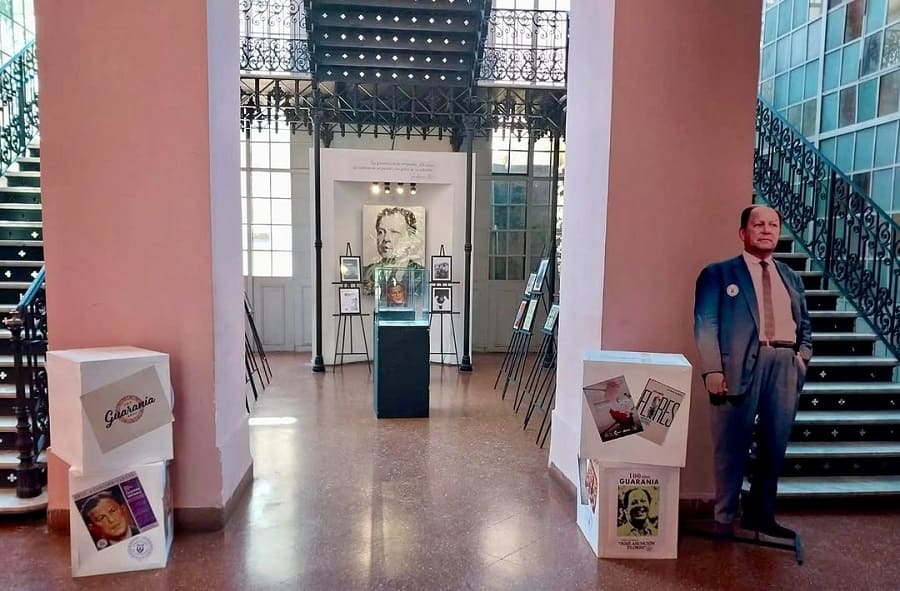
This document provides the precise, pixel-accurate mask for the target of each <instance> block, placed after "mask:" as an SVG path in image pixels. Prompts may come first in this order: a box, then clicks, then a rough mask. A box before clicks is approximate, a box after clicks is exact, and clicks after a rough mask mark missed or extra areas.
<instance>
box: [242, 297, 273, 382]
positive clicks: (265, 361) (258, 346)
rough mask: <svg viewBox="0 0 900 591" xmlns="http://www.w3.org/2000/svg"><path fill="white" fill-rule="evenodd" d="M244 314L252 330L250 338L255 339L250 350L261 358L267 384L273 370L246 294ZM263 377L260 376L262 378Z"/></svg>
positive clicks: (260, 362) (270, 379) (260, 363)
mask: <svg viewBox="0 0 900 591" xmlns="http://www.w3.org/2000/svg"><path fill="white" fill-rule="evenodd" d="M244 314H245V315H246V316H247V324H248V327H249V328H250V336H251V337H253V340H252V342H249V344H250V350H251V352H252V353H253V354H255V355H256V356H257V357H258V358H259V365H261V366H262V368H263V373H264V374H265V379H266V383H267V384H268V383H269V382H271V381H272V368H271V367H269V358H268V357H267V356H266V350H265V349H264V348H263V344H262V339H260V338H259V331H258V330H256V322H254V320H253V307H252V306H251V305H250V301H249V300H248V299H247V294H246V293H245V294H244ZM262 377H263V376H262V375H260V378H262Z"/></svg>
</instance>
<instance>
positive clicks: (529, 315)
mask: <svg viewBox="0 0 900 591" xmlns="http://www.w3.org/2000/svg"><path fill="white" fill-rule="evenodd" d="M537 305H538V300H537V299H534V300H531V301H529V302H528V309H527V310H526V311H525V318H524V320H522V327H521V328H522V330H525V331H528V332H531V327H532V325H533V324H534V314H535V312H537Z"/></svg>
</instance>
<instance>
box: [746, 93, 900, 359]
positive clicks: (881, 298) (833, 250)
mask: <svg viewBox="0 0 900 591" xmlns="http://www.w3.org/2000/svg"><path fill="white" fill-rule="evenodd" d="M753 185H754V188H755V189H756V192H757V194H758V195H759V196H760V197H761V198H762V199H763V200H765V201H766V202H768V203H770V204H771V205H773V206H774V207H776V208H778V210H779V211H781V213H782V215H783V216H784V222H785V225H786V226H787V227H788V228H790V229H791V231H792V232H793V233H794V234H795V236H796V237H797V238H798V239H799V241H800V243H801V244H802V246H803V247H804V248H805V249H806V250H807V251H808V252H809V254H810V256H811V258H812V260H813V261H814V263H815V264H816V265H817V266H818V267H820V268H821V269H822V271H823V272H824V274H825V279H826V284H825V285H826V286H828V285H832V286H833V287H834V288H836V289H838V290H840V291H841V292H842V293H843V295H844V296H845V297H846V298H847V300H848V301H849V302H850V303H851V304H852V305H853V306H854V307H855V308H856V309H857V310H858V311H859V313H860V314H861V316H862V317H863V318H864V319H865V320H866V321H867V322H868V323H869V324H870V325H871V327H872V329H873V330H875V332H876V333H877V334H878V335H879V336H880V337H881V338H882V339H883V341H884V342H885V344H886V345H887V347H888V348H889V349H890V350H891V352H892V353H893V354H894V355H895V356H897V357H898V358H900V226H898V225H897V223H896V222H894V221H893V220H892V219H891V217H890V216H889V215H888V214H887V213H885V211H884V210H883V209H882V208H881V207H879V206H878V204H877V203H875V202H874V201H873V200H872V199H871V198H870V197H869V196H868V195H866V193H865V192H864V191H862V190H861V189H860V188H859V187H858V186H856V185H855V184H854V183H853V182H851V180H850V179H849V178H848V177H847V175H845V174H844V173H843V172H841V171H840V170H839V169H838V168H837V167H836V166H835V165H834V164H833V163H832V162H831V161H829V160H828V159H827V158H826V157H825V156H824V155H823V154H822V153H821V152H819V151H818V150H817V149H816V148H815V147H814V146H813V145H812V144H811V143H810V142H809V141H807V140H806V138H805V137H804V136H803V135H802V134H801V133H800V132H799V131H798V130H797V129H795V128H794V127H793V126H791V125H790V124H789V123H788V122H787V121H786V120H785V119H784V118H783V117H782V116H781V115H780V114H779V113H778V112H777V111H776V110H775V109H774V107H772V106H771V105H770V104H768V103H767V102H766V101H765V100H763V99H762V98H760V99H758V101H757V106H756V149H755V152H754V164H753Z"/></svg>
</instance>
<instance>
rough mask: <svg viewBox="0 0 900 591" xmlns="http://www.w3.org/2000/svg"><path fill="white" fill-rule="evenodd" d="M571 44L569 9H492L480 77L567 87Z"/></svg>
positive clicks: (488, 80) (482, 79) (483, 79)
mask: <svg viewBox="0 0 900 591" xmlns="http://www.w3.org/2000/svg"><path fill="white" fill-rule="evenodd" d="M568 46H569V13H568V11H565V10H514V9H495V10H492V11H491V13H490V15H489V16H488V29H487V41H486V44H485V48H484V54H483V56H482V60H481V69H480V74H479V79H480V80H481V81H482V82H497V83H517V84H527V85H532V84H546V85H555V86H565V84H566V60H567V56H568Z"/></svg>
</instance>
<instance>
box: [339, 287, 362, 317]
mask: <svg viewBox="0 0 900 591" xmlns="http://www.w3.org/2000/svg"><path fill="white" fill-rule="evenodd" d="M338 296H339V297H338V299H339V300H340V304H341V314H360V313H361V312H362V310H361V309H360V305H359V288H358V287H342V288H340V289H339V290H338Z"/></svg>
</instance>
